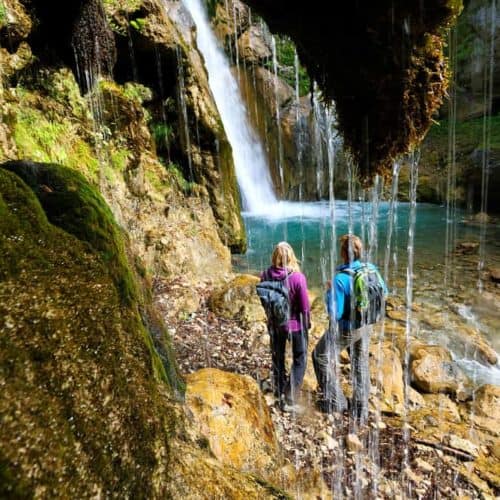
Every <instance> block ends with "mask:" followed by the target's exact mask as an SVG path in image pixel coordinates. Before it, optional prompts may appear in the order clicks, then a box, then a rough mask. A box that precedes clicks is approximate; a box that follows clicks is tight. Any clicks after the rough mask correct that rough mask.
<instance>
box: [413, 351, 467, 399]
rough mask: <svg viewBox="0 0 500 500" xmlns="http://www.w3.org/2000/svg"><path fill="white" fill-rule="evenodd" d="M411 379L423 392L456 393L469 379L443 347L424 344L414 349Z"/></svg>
mask: <svg viewBox="0 0 500 500" xmlns="http://www.w3.org/2000/svg"><path fill="white" fill-rule="evenodd" d="M410 369H411V380H412V383H413V385H414V386H415V387H417V389H420V390H421V391H424V392H430V393H437V392H448V393H452V394H454V393H456V392H457V390H459V388H461V387H462V386H465V385H468V383H469V380H468V378H467V376H466V375H465V374H464V373H463V372H462V370H461V369H460V368H459V367H458V365H456V363H454V362H453V360H452V357H451V354H450V353H449V351H448V350H446V349H445V348H444V347H440V346H429V345H425V346H422V347H419V348H417V349H415V350H414V351H413V353H412V360H411V367H410Z"/></svg>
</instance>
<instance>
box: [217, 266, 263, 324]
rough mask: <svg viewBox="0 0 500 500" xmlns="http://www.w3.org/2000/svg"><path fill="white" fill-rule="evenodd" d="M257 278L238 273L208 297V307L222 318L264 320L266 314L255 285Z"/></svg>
mask: <svg viewBox="0 0 500 500" xmlns="http://www.w3.org/2000/svg"><path fill="white" fill-rule="evenodd" d="M259 281H260V280H259V278H257V277H256V276H252V275H248V274H240V275H238V276H236V278H234V279H233V280H232V281H230V282H229V283H227V284H226V285H224V286H223V287H222V288H221V289H219V290H217V291H216V292H214V293H213V294H212V296H211V297H210V299H209V307H210V309H211V310H212V311H213V312H215V313H217V314H219V315H220V316H222V317H224V318H232V319H239V320H241V321H243V322H245V323H247V324H248V323H254V322H258V321H265V319H266V315H265V312H264V309H263V308H262V305H261V304H260V300H259V297H258V296H257V293H256V292H255V285H256V284H257V283H259Z"/></svg>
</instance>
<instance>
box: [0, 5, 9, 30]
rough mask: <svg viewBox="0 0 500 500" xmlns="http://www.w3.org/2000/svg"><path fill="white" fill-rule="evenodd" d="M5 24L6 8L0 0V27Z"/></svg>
mask: <svg viewBox="0 0 500 500" xmlns="http://www.w3.org/2000/svg"><path fill="white" fill-rule="evenodd" d="M6 24H7V8H6V7H5V4H4V3H3V1H2V0H0V28H1V27H3V26H5V25H6Z"/></svg>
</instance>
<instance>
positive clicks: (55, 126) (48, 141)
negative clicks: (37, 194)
mask: <svg viewBox="0 0 500 500" xmlns="http://www.w3.org/2000/svg"><path fill="white" fill-rule="evenodd" d="M24 104H26V107H24ZM13 135H14V141H15V143H16V146H17V149H18V156H19V157H20V158H30V159H31V160H34V161H40V162H45V163H61V164H64V165H67V166H68V167H72V168H74V169H77V170H79V171H81V172H84V173H85V175H86V176H87V177H88V178H89V179H92V180H94V181H96V180H97V178H98V172H99V161H98V160H97V158H96V156H95V154H94V152H93V151H92V149H91V148H90V146H89V145H88V144H87V143H86V142H85V141H84V140H83V139H82V138H81V137H80V135H79V131H78V129H77V128H76V127H75V124H74V123H73V122H71V121H70V120H69V119H67V118H62V119H57V120H50V119H49V117H48V115H47V113H44V112H43V111H41V110H39V109H35V108H30V107H29V99H26V100H23V103H21V104H20V106H19V107H18V108H17V116H16V121H15V125H14V134H13Z"/></svg>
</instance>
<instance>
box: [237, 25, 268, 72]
mask: <svg viewBox="0 0 500 500" xmlns="http://www.w3.org/2000/svg"><path fill="white" fill-rule="evenodd" d="M238 49H239V51H240V56H241V57H243V58H244V59H246V60H247V61H248V62H253V63H255V62H259V61H262V60H263V59H267V58H269V57H271V55H272V52H271V47H270V46H269V43H268V41H267V40H266V39H265V37H264V34H263V32H262V30H260V29H259V28H258V27H257V26H255V25H253V26H250V28H249V29H247V30H246V31H245V32H244V33H243V34H242V35H241V36H240V37H239V39H238Z"/></svg>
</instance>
